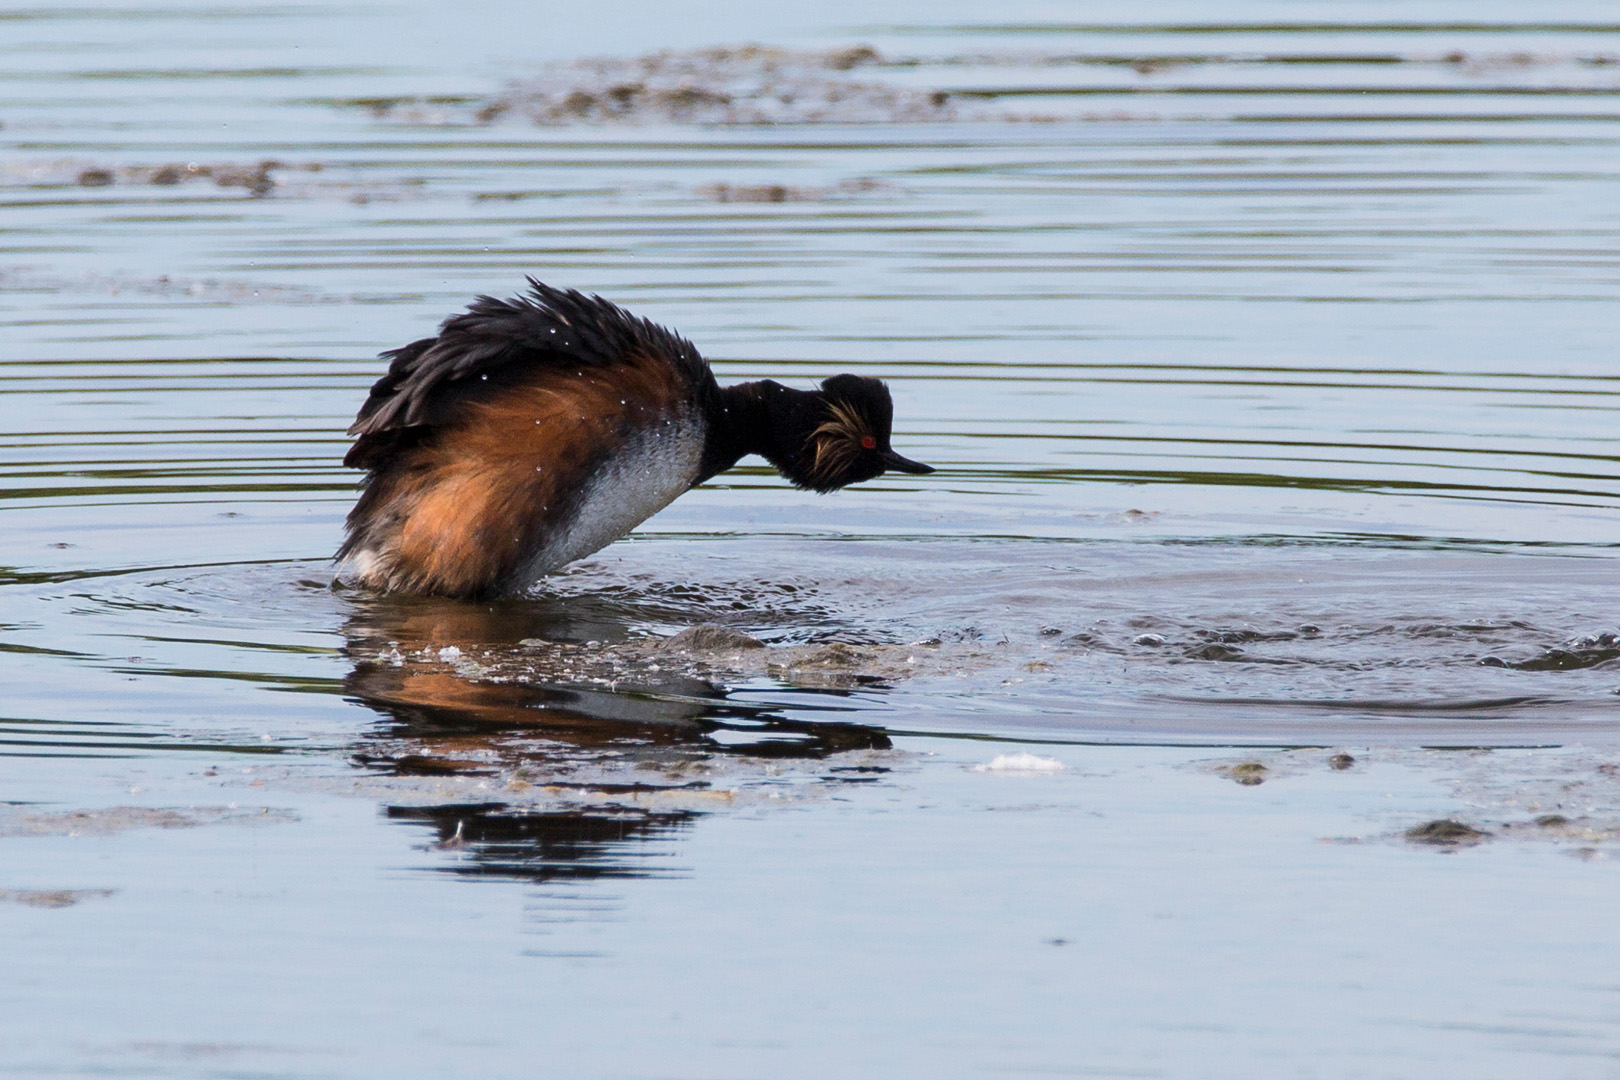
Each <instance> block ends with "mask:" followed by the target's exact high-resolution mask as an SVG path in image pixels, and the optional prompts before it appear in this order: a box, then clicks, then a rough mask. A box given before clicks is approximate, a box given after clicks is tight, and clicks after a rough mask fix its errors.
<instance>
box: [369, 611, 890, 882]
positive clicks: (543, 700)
mask: <svg viewBox="0 0 1620 1080" xmlns="http://www.w3.org/2000/svg"><path fill="white" fill-rule="evenodd" d="M634 614H635V617H636V618H637V619H640V620H644V619H645V616H646V612H645V611H638V612H635V613H634ZM631 625H632V623H631V618H630V617H629V614H628V613H625V612H615V611H614V610H613V607H612V605H611V604H608V603H604V602H601V601H595V602H592V601H579V600H578V598H567V599H548V598H539V599H513V600H503V601H499V602H494V603H486V604H468V603H463V602H457V601H446V600H439V599H433V598H400V597H382V596H375V597H365V598H360V599H357V601H356V603H355V606H354V607H353V608H352V611H351V615H350V617H349V620H348V623H347V626H346V637H347V646H346V652H347V654H348V656H349V659H350V660H351V662H352V664H353V666H352V668H351V670H350V672H349V674H348V676H347V677H346V678H345V680H344V690H345V692H346V693H347V694H348V695H349V696H351V697H352V698H353V699H355V700H357V701H358V702H360V703H362V704H364V705H366V706H367V707H369V708H371V709H373V710H375V711H377V712H378V713H381V714H382V715H383V716H385V717H387V718H388V722H387V723H386V724H384V725H382V726H380V727H379V729H378V730H377V732H376V733H375V735H374V736H373V737H371V738H369V739H367V740H366V741H365V742H364V743H363V744H362V745H361V746H359V747H357V748H356V750H355V753H354V755H353V760H354V762H355V764H356V765H357V766H359V767H361V768H364V769H366V770H367V771H368V772H372V773H377V774H382V775H387V776H391V777H423V778H446V777H469V778H471V777H481V778H486V780H487V783H486V785H485V789H486V790H489V789H493V790H494V791H495V792H499V791H501V790H509V791H524V792H529V793H532V792H533V791H535V790H536V789H539V790H542V791H543V792H545V793H547V794H548V796H551V798H550V799H549V800H548V802H547V803H546V804H545V805H542V806H538V807H537V806H535V805H532V801H533V800H532V799H527V800H520V799H513V800H511V801H468V800H465V799H458V800H457V801H455V802H451V803H445V804H443V805H431V806H417V805H397V806H391V807H389V809H388V816H389V817H390V818H391V819H393V820H398V821H401V822H405V823H411V824H415V825H418V826H424V825H425V826H428V827H429V828H431V829H432V830H433V832H432V835H433V836H434V837H435V839H434V840H433V841H432V842H431V843H430V844H429V846H430V847H433V848H438V849H443V850H455V851H459V852H460V853H461V855H462V856H463V857H462V858H460V859H458V860H456V861H455V862H454V864H453V865H450V866H447V867H445V869H448V870H450V871H451V872H454V873H458V874H472V875H491V874H493V875H498V876H507V877H518V878H523V879H527V880H533V881H547V880H555V879H558V878H598V877H613V876H627V875H629V876H643V875H645V874H647V873H650V872H653V871H654V869H655V868H656V867H658V866H659V865H661V864H659V863H658V862H656V861H653V862H649V861H648V859H649V852H652V851H655V850H661V848H662V844H661V843H660V842H662V841H667V840H669V839H671V838H672V837H673V836H674V835H676V834H678V833H679V832H681V831H682V830H684V829H686V828H687V827H689V826H690V825H691V823H692V822H693V821H695V820H696V819H697V818H699V817H701V816H703V814H704V813H705V812H706V811H704V810H700V809H694V808H692V807H691V806H690V805H672V803H680V802H681V800H682V798H683V797H686V796H693V797H696V796H698V795H701V794H703V793H705V789H707V788H708V782H707V781H705V780H703V779H701V776H702V772H703V768H704V762H706V761H713V760H717V759H719V760H727V761H732V762H737V763H741V762H742V760H743V759H747V758H768V759H777V760H781V759H798V760H801V761H804V762H806V763H813V762H815V761H818V760H820V759H823V758H826V757H827V756H829V755H832V754H837V753H840V752H844V751H849V750H872V749H887V748H888V747H889V745H890V743H889V739H888V737H887V736H886V735H885V734H884V733H883V732H882V730H880V729H878V728H874V727H869V726H865V725H860V724H851V723H839V722H825V721H818V720H804V719H799V718H797V717H789V716H785V715H782V714H781V712H780V711H779V710H773V709H771V708H769V707H764V706H760V705H756V704H749V703H746V702H740V701H734V700H731V699H730V698H729V697H728V694H727V691H726V690H725V688H724V687H722V686H719V685H716V684H715V683H714V682H712V681H709V680H706V679H702V678H697V677H693V676H692V675H689V674H682V673H680V672H675V671H669V670H666V669H667V667H668V666H669V665H668V664H667V662H666V663H664V664H655V663H649V662H638V661H637V657H638V656H639V655H641V654H637V653H635V652H633V651H631V652H630V653H626V652H624V650H619V651H617V652H615V651H614V646H619V645H623V644H624V643H625V642H626V641H627V640H628V639H629V638H630V629H629V628H630V626H631ZM609 655H611V656H613V657H614V658H615V659H614V661H613V664H614V666H613V669H612V673H613V676H614V677H613V678H612V679H611V680H607V679H604V678H603V677H602V674H601V673H602V671H603V670H604V667H603V665H604V663H606V661H604V660H603V659H602V658H603V657H604V656H609ZM626 656H628V657H629V659H628V660H625V657H626ZM473 657H477V658H478V660H479V663H480V665H482V666H479V667H477V668H472V667H471V666H470V664H469V658H473ZM492 658H493V659H492ZM582 672H585V673H586V676H585V677H582V675H581V673H582ZM810 707H811V708H813V707H814V706H810ZM795 708H796V711H798V710H799V709H800V708H801V707H799V706H796V707H795ZM626 769H628V770H630V775H629V776H628V777H623V779H627V780H629V781H630V782H617V781H618V780H619V779H621V776H620V775H619V774H621V773H624V771H625V770H626ZM839 771H840V772H842V770H839ZM694 777H697V778H694ZM838 778H840V777H838V776H836V775H835V776H834V777H830V778H829V779H838ZM430 782H431V781H427V780H425V781H424V783H430ZM559 803H561V805H558V804H559Z"/></svg>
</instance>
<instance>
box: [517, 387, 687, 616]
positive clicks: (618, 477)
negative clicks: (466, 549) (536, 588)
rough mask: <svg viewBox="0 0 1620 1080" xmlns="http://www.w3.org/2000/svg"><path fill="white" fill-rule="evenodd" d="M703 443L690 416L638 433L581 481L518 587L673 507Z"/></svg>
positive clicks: (524, 570) (519, 577) (521, 575)
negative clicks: (563, 517)
mask: <svg viewBox="0 0 1620 1080" xmlns="http://www.w3.org/2000/svg"><path fill="white" fill-rule="evenodd" d="M703 442H704V429H703V425H702V424H701V423H698V422H692V421H689V420H678V419H671V420H669V421H667V422H666V423H664V424H660V425H659V426H658V427H656V428H654V429H652V430H649V431H645V432H642V433H640V434H638V435H636V436H635V437H634V438H633V439H632V440H631V441H630V442H628V443H626V444H625V445H624V446H622V447H621V448H620V449H619V450H618V451H617V452H615V453H614V454H613V455H612V456H611V457H609V458H608V459H607V460H606V461H604V462H603V463H602V465H601V466H600V467H599V468H597V470H596V471H595V472H593V473H592V474H591V475H590V477H589V478H588V479H587V480H586V481H585V482H584V483H583V484H582V485H581V487H580V490H579V493H578V495H577V496H575V497H574V498H573V499H571V500H570V501H569V506H570V510H571V512H570V513H569V514H568V516H567V518H566V519H565V520H562V521H558V522H557V523H556V524H555V525H554V526H553V527H552V528H551V529H549V530H548V531H547V533H546V535H545V536H544V537H543V539H542V541H541V545H540V548H539V550H538V551H537V552H536V553H535V555H534V557H533V558H531V559H530V560H529V561H528V562H527V563H525V564H524V566H523V567H522V569H521V570H519V571H518V573H517V574H516V575H514V577H515V580H514V581H513V582H512V585H513V587H515V588H522V587H524V586H525V585H529V584H531V583H533V582H534V581H536V580H538V579H539V578H541V577H544V576H545V575H546V574H549V573H552V572H553V571H555V570H558V569H561V568H562V567H563V566H566V565H567V564H568V563H571V562H573V561H574V560H575V559H582V558H584V557H585V556H587V555H589V554H591V553H592V552H595V551H600V550H601V549H602V548H604V547H606V546H607V545H609V544H611V543H613V541H615V540H617V539H619V538H620V537H621V536H624V535H625V534H626V533H628V532H630V530H632V529H634V528H635V527H636V526H637V525H640V524H641V523H642V522H643V521H646V520H647V519H648V518H650V517H652V516H653V515H654V514H656V513H658V511H660V510H662V509H663V508H664V507H666V506H668V505H669V504H670V503H671V502H673V501H674V500H675V498H676V497H677V496H679V495H680V494H681V493H683V492H685V491H686V490H687V489H688V488H690V487H691V486H692V483H693V481H695V480H696V479H697V478H698V473H699V470H700V468H701V466H702V461H703Z"/></svg>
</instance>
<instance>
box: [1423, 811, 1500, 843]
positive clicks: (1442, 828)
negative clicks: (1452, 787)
mask: <svg viewBox="0 0 1620 1080" xmlns="http://www.w3.org/2000/svg"><path fill="white" fill-rule="evenodd" d="M1405 835H1406V838H1407V839H1408V840H1410V841H1411V842H1412V843H1414V844H1431V845H1433V846H1435V847H1445V848H1460V847H1473V846H1474V845H1475V844H1478V843H1481V842H1483V841H1485V840H1489V839H1490V838H1491V834H1490V833H1488V832H1486V831H1484V830H1483V829H1476V828H1474V827H1473V826H1472V825H1468V824H1466V823H1464V822H1461V821H1457V820H1456V819H1455V818H1440V819H1438V820H1436V821H1426V822H1424V823H1423V824H1422V825H1414V826H1412V828H1410V829H1407V830H1406V834H1405Z"/></svg>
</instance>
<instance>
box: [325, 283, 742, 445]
mask: <svg viewBox="0 0 1620 1080" xmlns="http://www.w3.org/2000/svg"><path fill="white" fill-rule="evenodd" d="M529 286H530V291H529V293H528V295H526V296H520V297H516V298H514V299H511V300H496V299H495V298H493V297H489V296H480V297H478V299H476V300H474V301H473V302H472V304H471V305H470V306H469V307H468V308H467V310H466V311H465V312H463V313H462V314H460V315H454V316H451V317H450V318H448V319H446V320H445V321H444V323H443V325H441V326H440V327H439V336H438V337H434V338H423V339H422V340H421V341H414V342H412V343H411V344H409V345H406V346H405V347H403V348H400V349H393V350H390V351H388V352H385V353H383V354H382V355H383V356H384V357H386V358H387V359H388V361H389V364H388V373H387V374H386V375H384V376H383V377H382V378H381V379H378V380H377V383H376V385H374V386H373V387H372V388H371V396H369V397H368V398H366V402H365V404H364V405H362V406H360V414H359V415H358V416H356V417H355V420H354V423H353V424H352V425H350V427H349V434H350V435H358V436H360V438H359V440H358V441H356V442H355V444H354V445H353V446H351V447H350V448H349V452H348V454H347V455H345V456H344V458H343V464H345V465H347V466H349V467H350V468H358V469H369V468H371V467H372V466H373V465H374V464H376V463H377V462H378V461H379V460H380V459H381V458H383V457H385V456H387V455H388V454H390V453H391V452H393V451H394V450H396V449H399V448H400V447H401V446H403V445H406V444H410V443H414V442H417V441H419V440H420V439H421V438H422V437H424V436H425V435H426V434H427V432H428V431H430V430H431V429H432V428H433V427H435V426H437V425H439V424H444V423H449V422H451V421H452V420H453V419H454V418H455V416H456V415H457V414H458V412H459V408H458V407H459V406H461V405H463V404H465V403H467V402H469V401H472V400H479V399H482V398H484V397H486V396H487V395H489V394H492V393H495V392H498V391H499V389H500V388H501V387H502V386H505V385H509V384H510V383H512V382H514V381H518V380H521V379H523V378H525V377H527V378H533V377H534V376H535V374H537V369H545V368H555V369H558V370H564V369H570V368H571V369H573V370H584V369H586V368H591V367H605V366H609V365H612V364H614V363H617V362H621V361H623V360H625V359H628V358H629V357H631V356H645V355H648V354H651V355H654V356H660V357H662V358H664V359H665V360H666V362H668V363H669V364H671V365H672V366H674V367H675V368H677V370H679V371H680V372H681V373H682V374H683V375H684V376H685V377H686V379H687V380H688V384H689V385H691V386H693V387H694V388H696V387H700V386H702V385H703V384H704V383H705V382H707V381H712V379H713V376H712V375H710V374H709V367H708V364H707V363H705V362H704V360H703V357H702V356H700V355H699V354H698V351H697V349H696V348H695V347H694V346H693V345H692V343H691V342H689V341H687V340H686V339H685V338H682V337H681V336H680V335H678V334H675V333H673V332H671V331H669V330H666V329H664V328H663V327H661V326H658V325H656V324H654V323H651V322H648V321H647V320H646V319H638V318H636V317H635V316H634V315H631V314H630V313H629V312H628V311H625V310H624V309H623V308H621V307H619V306H618V305H616V304H612V303H609V302H608V301H606V300H603V299H602V298H601V297H599V296H586V295H584V294H583V293H580V292H576V291H575V290H573V289H554V288H552V287H551V286H549V285H544V284H541V283H540V282H538V281H536V280H535V279H534V278H529Z"/></svg>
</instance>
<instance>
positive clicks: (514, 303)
mask: <svg viewBox="0 0 1620 1080" xmlns="http://www.w3.org/2000/svg"><path fill="white" fill-rule="evenodd" d="M529 285H530V292H529V293H528V294H527V295H525V296H521V297H517V298H514V299H511V300H496V299H494V298H492V297H488V296H480V297H478V299H476V300H475V301H473V303H472V304H471V305H470V306H469V307H468V309H467V310H466V311H465V312H463V313H462V314H460V315H454V316H451V317H450V318H449V319H446V320H445V321H444V323H443V324H442V325H441V327H440V328H439V334H438V336H437V337H431V338H423V339H422V340H421V341H415V342H412V343H411V344H409V345H406V346H405V347H404V348H400V349H394V350H391V351H389V352H385V353H383V354H382V355H383V356H384V357H385V358H387V359H388V360H389V361H390V363H389V365H388V374H386V375H384V376H383V377H382V378H381V379H379V380H378V381H377V383H376V385H375V386H373V387H372V388H371V396H370V397H368V398H367V399H366V402H365V404H364V405H362V406H361V407H360V414H359V416H357V417H356V418H355V421H354V425H353V426H352V427H350V428H349V434H351V435H358V436H359V439H358V440H357V441H356V442H355V443H354V445H353V446H351V447H350V448H349V452H348V453H347V454H346V455H345V456H344V458H343V464H345V465H347V466H349V467H351V468H356V469H364V470H366V477H365V481H364V484H365V488H364V491H362V493H361V495H360V499H359V501H358V502H356V503H355V506H354V509H353V510H352V511H350V512H349V517H348V520H347V522H346V523H345V527H346V529H347V532H348V536H347V538H346V539H345V540H344V541H343V546H342V547H341V548H339V549H338V553H337V558H338V559H339V560H345V561H347V562H348V563H349V564H350V565H351V566H352V567H353V568H354V572H355V576H356V577H357V578H358V580H359V581H360V582H362V583H363V584H366V585H370V586H373V587H376V588H380V589H388V590H392V591H397V592H408V593H431V594H437V595H442V596H454V597H467V598H473V597H480V596H488V595H491V594H494V593H500V592H513V591H518V590H521V589H523V588H524V587H525V586H527V585H530V584H532V583H533V582H534V581H536V580H538V579H539V578H541V577H543V576H545V575H546V574H549V573H551V572H553V571H555V570H557V569H559V568H561V567H562V566H564V565H566V564H567V563H570V562H572V561H574V560H575V559H580V558H583V557H585V556H586V555H589V554H591V553H592V552H594V551H598V550H600V549H601V548H603V547H606V546H607V545H608V544H610V543H612V542H613V541H614V540H617V539H618V538H619V537H621V536H623V535H624V534H626V533H628V532H629V531H630V530H631V529H633V528H635V527H636V526H637V525H638V524H640V523H641V522H642V521H644V520H646V519H647V518H648V517H650V516H652V515H653V514H655V513H657V512H658V511H659V510H662V509H663V508H664V507H665V506H668V505H669V503H670V502H671V501H672V500H674V499H675V497H676V496H678V495H680V494H681V493H682V492H684V491H687V490H688V489H690V488H692V487H694V486H695V485H697V484H701V483H702V482H703V481H705V480H707V479H709V478H710V477H711V476H714V475H715V474H716V473H720V472H723V471H725V470H726V469H729V468H731V467H732V466H733V465H735V464H736V463H737V461H738V459H740V458H742V457H743V456H744V455H746V454H759V455H761V456H763V457H764V458H765V459H766V460H767V461H769V462H770V463H771V464H772V465H774V466H775V467H776V469H777V470H778V471H779V472H780V473H781V474H782V475H783V476H785V477H786V478H787V479H788V480H790V481H792V482H793V484H794V485H795V486H797V487H800V488H807V489H809V490H812V491H820V492H827V491H833V490H836V489H837V488H841V487H844V486H845V485H847V484H855V483H859V482H860V481H862V480H870V479H872V478H873V477H876V476H879V475H881V474H882V473H883V472H884V471H885V470H888V469H898V470H900V471H901V472H908V473H930V472H933V471H934V470H933V469H932V468H930V467H929V466H927V465H924V464H922V463H920V462H916V461H910V460H908V459H906V458H903V457H901V456H900V455H899V454H897V453H895V452H894V451H893V450H892V449H891V448H890V446H889V428H890V424H891V422H892V421H893V418H894V403H893V401H892V400H891V399H890V397H889V388H888V387H887V386H885V385H884V384H883V383H882V382H880V381H879V380H877V379H870V378H866V377H864V376H860V375H834V376H833V377H832V378H830V379H827V380H826V381H824V382H823V383H822V384H821V387H820V388H819V389H817V390H808V391H807V390H793V389H790V388H789V387H786V386H783V385H782V384H781V383H777V382H773V381H771V380H769V379H766V380H762V381H760V382H748V383H741V384H738V385H736V386H728V387H724V388H722V387H721V386H719V385H718V384H717V383H716V382H715V380H714V373H713V372H711V371H710V370H709V365H708V362H707V361H705V360H704V359H703V357H702V356H701V355H699V353H698V351H697V349H696V348H695V347H693V345H692V344H691V342H689V341H687V340H685V339H684V338H682V337H681V336H680V335H678V334H675V333H672V332H671V331H669V330H666V329H664V328H663V327H661V326H657V325H654V324H653V323H651V322H648V321H647V320H645V319H638V318H636V317H635V316H633V315H631V314H630V313H629V312H627V311H625V310H624V309H623V308H620V307H618V306H617V305H615V304H611V303H609V302H608V301H606V300H603V299H602V298H601V297H599V296H585V295H583V294H581V293H579V292H576V291H574V290H572V289H566V290H564V289H554V288H552V287H550V286H549V285H543V284H541V283H540V282H538V281H536V280H535V279H534V278H530V279H529Z"/></svg>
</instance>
